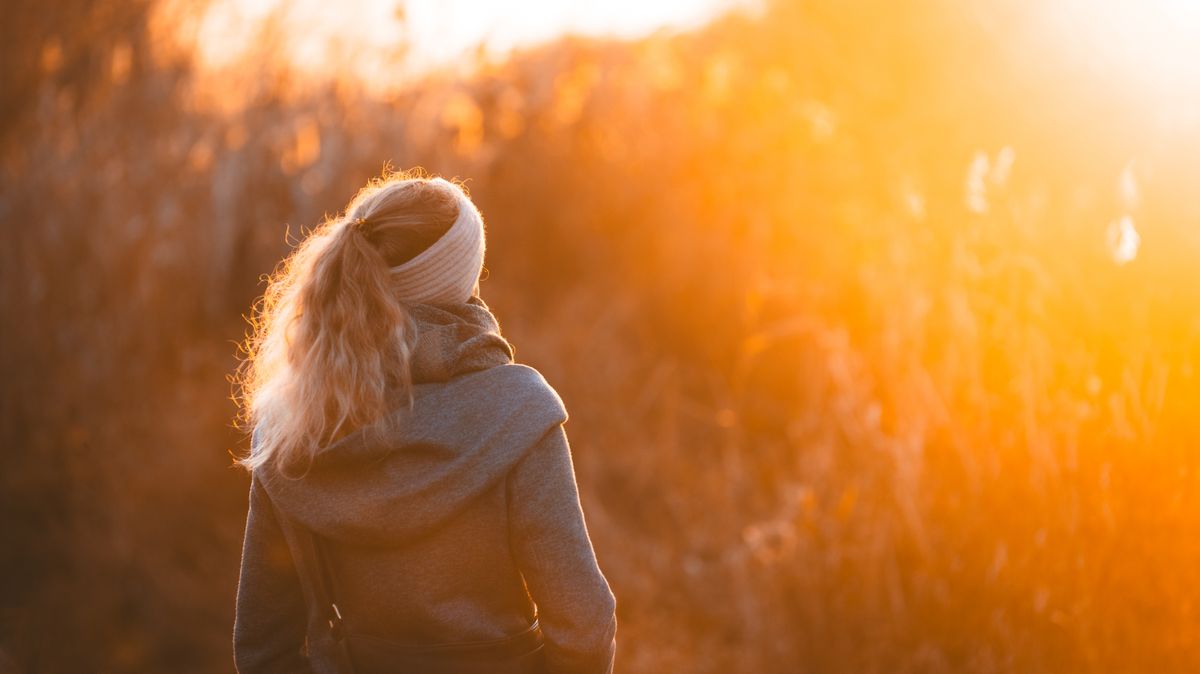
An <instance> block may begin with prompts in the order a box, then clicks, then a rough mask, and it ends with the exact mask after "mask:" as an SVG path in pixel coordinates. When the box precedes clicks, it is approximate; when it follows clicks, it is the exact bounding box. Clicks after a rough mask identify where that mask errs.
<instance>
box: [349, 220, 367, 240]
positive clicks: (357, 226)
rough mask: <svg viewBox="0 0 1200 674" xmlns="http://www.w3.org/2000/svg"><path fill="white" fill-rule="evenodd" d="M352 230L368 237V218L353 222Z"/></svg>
mask: <svg viewBox="0 0 1200 674" xmlns="http://www.w3.org/2000/svg"><path fill="white" fill-rule="evenodd" d="M350 228H351V229H353V230H354V231H356V232H358V233H359V234H362V235H363V236H366V235H367V219H366V218H357V219H355V220H354V221H353V222H351V223H350Z"/></svg>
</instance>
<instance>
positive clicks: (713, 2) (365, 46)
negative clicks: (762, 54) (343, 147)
mask: <svg viewBox="0 0 1200 674" xmlns="http://www.w3.org/2000/svg"><path fill="white" fill-rule="evenodd" d="M751 4H752V3H751V2H748V1H747V0H659V1H657V2H645V1H643V0H609V1H608V2H603V3H597V2H581V1H578V0H577V1H573V2H560V1H557V0H518V1H515V2H489V1H488V0H409V1H405V2H398V1H397V0H347V1H345V2H338V3H329V2H320V1H318V0H300V1H297V2H284V1H283V0H249V1H247V0H217V1H216V2H214V3H213V4H212V5H211V8H210V9H209V10H208V12H207V14H206V15H205V16H204V18H203V20H202V22H201V27H200V31H199V35H198V36H197V37H198V38H199V39H198V47H199V53H200V54H199V55H200V57H201V58H202V60H203V61H204V62H206V63H207V64H208V65H209V66H210V67H218V68H219V67H223V66H230V65H233V64H235V63H237V62H239V61H240V60H241V59H243V58H244V57H245V56H246V55H247V52H252V51H254V50H255V49H256V48H258V47H259V46H260V43H259V42H257V41H259V40H261V39H262V38H263V28H264V27H269V29H270V30H272V31H275V32H274V33H273V34H272V35H271V36H270V37H271V38H273V39H275V40H278V42H279V46H278V47H277V49H278V50H279V52H278V53H277V54H276V55H277V56H278V57H280V58H283V59H286V60H287V61H288V62H290V63H291V65H292V66H294V67H295V68H297V69H298V70H300V71H302V72H309V73H313V74H319V75H329V74H337V75H338V76H345V75H354V76H357V77H359V78H361V79H362V80H364V81H366V82H368V83H371V84H372V85H375V86H379V85H382V86H384V87H388V86H393V85H395V84H398V83H400V82H403V81H404V80H405V79H406V78H407V77H408V76H410V75H412V74H415V73H419V72H422V71H427V70H430V69H433V68H445V67H450V68H451V69H453V67H454V64H455V62H456V61H458V60H463V61H465V60H468V59H469V57H471V56H473V55H474V54H476V53H478V52H479V51H480V50H483V51H485V52H486V53H490V54H497V55H502V54H503V53H505V52H508V51H509V50H511V49H514V48H518V47H521V46H526V45H531V44H535V43H538V42H544V41H547V40H550V39H552V38H554V37H556V36H558V35H561V34H564V33H577V34H583V35H596V36H603V35H609V36H616V37H632V36H635V35H640V34H645V33H649V32H651V31H653V30H656V29H659V28H673V29H685V28H689V27H695V26H698V25H700V24H702V23H703V22H704V21H706V20H708V19H711V18H712V17H713V16H715V15H716V14H717V13H718V12H720V11H721V10H723V9H728V8H731V7H735V6H742V7H746V6H750V5H751ZM401 56H402V57H403V58H402V59H401V58H398V57H401ZM347 62H349V63H352V64H353V68H352V72H350V73H345V72H338V73H331V72H330V68H331V67H333V68H336V67H339V66H340V65H341V64H344V63H347ZM401 62H402V63H403V67H402V68H398V67H397V64H398V63H401Z"/></svg>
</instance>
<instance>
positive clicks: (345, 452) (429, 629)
mask: <svg viewBox="0 0 1200 674" xmlns="http://www.w3.org/2000/svg"><path fill="white" fill-rule="evenodd" d="M413 314H414V317H415V318H416V319H417V324H418V335H419V338H418V343H417V347H416V352H415V354H414V357H413V379H414V387H413V406H412V408H411V409H408V408H407V406H406V405H404V404H403V403H402V402H401V401H400V400H396V404H395V407H394V408H393V409H394V410H395V411H394V412H393V413H392V414H391V415H389V416H388V417H387V418H386V419H385V420H384V421H386V422H389V423H382V422H381V423H379V424H376V425H374V426H369V427H366V428H363V429H359V430H357V431H355V432H353V433H351V434H349V435H347V436H345V437H343V438H341V439H339V440H338V441H336V442H335V443H333V444H331V445H330V446H329V447H327V448H326V449H323V450H322V451H321V452H320V453H318V455H317V457H316V458H315V460H314V461H313V464H312V467H311V469H310V470H309V471H308V472H307V473H306V474H304V476H303V477H301V478H299V479H296V478H295V477H294V476H284V475H282V474H280V473H279V472H277V471H276V470H274V469H270V468H265V467H264V468H261V469H258V470H256V471H255V473H254V475H253V476H252V479H251V487H250V506H249V514H248V516H247V520H246V534H245V541H244V547H243V551H242V567H241V577H240V580H239V583H238V594H237V607H236V618H235V623H234V659H235V662H236V665H237V668H238V671H239V672H240V673H241V674H255V673H257V672H333V671H336V670H335V666H334V659H333V653H332V648H333V644H332V640H331V638H330V636H329V633H328V630H327V628H326V624H325V617H324V615H323V613H322V611H321V609H320V608H319V607H317V606H315V603H316V602H315V601H314V600H313V599H312V595H313V591H312V589H311V587H310V585H309V583H308V581H307V580H305V579H306V578H309V577H313V576H311V575H307V574H306V572H305V569H307V568H312V567H311V565H312V564H313V563H314V562H313V560H312V559H311V554H309V553H308V552H307V551H306V547H305V545H304V543H303V538H302V536H301V534H300V533H298V531H297V530H296V529H295V526H294V525H293V524H292V521H293V520H294V521H295V522H299V523H301V524H303V525H304V526H306V527H308V528H309V529H311V530H313V531H314V532H316V533H318V534H320V535H321V536H323V537H324V539H325V540H326V541H327V544H326V549H327V552H328V558H329V562H330V565H331V567H332V571H333V574H334V576H335V577H336V579H337V585H336V588H337V592H338V605H339V607H340V608H341V610H342V614H343V615H344V616H345V619H346V624H347V626H348V627H351V628H353V629H354V630H355V631H357V632H363V633H368V634H375V635H378V636H382V637H385V638H389V639H394V640H398V641H405V642H414V643H444V642H457V641H476V640H488V639H497V638H503V637H506V636H508V635H511V634H515V633H518V632H520V631H522V630H523V629H525V628H526V627H528V626H529V624H530V622H531V621H532V619H533V617H534V615H535V613H536V615H537V617H538V619H539V621H540V623H541V626H542V631H543V634H544V636H545V654H546V662H547V671H548V673H549V674H560V673H561V674H566V673H572V674H573V673H580V674H583V673H591V672H596V673H605V672H611V671H612V663H613V654H614V649H615V634H616V617H615V600H614V598H613V595H612V592H611V591H610V590H609V586H608V583H607V582H606V580H605V578H604V576H603V574H602V573H601V572H600V569H599V567H598V566H597V563H596V557H595V554H594V553H593V551H592V545H591V542H590V540H589V538H588V533H587V529H586V527H585V525H584V518H583V512H582V510H581V508H580V503H579V496H578V492H577V489H576V485H575V475H574V470H573V467H572V462H571V453H570V448H569V445H568V443H567V437H566V433H565V431H564V429H563V423H564V422H565V421H566V420H567V413H566V410H565V408H564V406H563V403H562V400H561V399H560V398H559V396H558V394H557V393H556V392H555V391H554V389H553V388H551V387H550V385H549V384H548V383H547V382H546V380H545V379H544V378H543V377H542V375H541V374H540V373H538V371H537V370H535V369H533V368H531V367H528V366H526V365H521V364H518V363H515V362H513V361H512V355H513V352H512V347H511V345H509V344H508V342H507V341H506V340H504V339H503V338H502V337H501V336H500V334H499V328H498V325H497V324H496V322H495V318H494V317H493V316H492V315H491V313H490V311H488V309H487V306H486V305H485V304H484V303H483V301H482V300H481V299H479V298H478V297H472V298H471V299H470V300H469V301H468V302H467V303H465V304H461V305H451V306H441V307H434V306H431V305H417V306H415V307H413ZM254 446H256V445H255V443H254V442H252V448H253V447H254ZM252 451H253V449H252ZM535 604H536V606H535Z"/></svg>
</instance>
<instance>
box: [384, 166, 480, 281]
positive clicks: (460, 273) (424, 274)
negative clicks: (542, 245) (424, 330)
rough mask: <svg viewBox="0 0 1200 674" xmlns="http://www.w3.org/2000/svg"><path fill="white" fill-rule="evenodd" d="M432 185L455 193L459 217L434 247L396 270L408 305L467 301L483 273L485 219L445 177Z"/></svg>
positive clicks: (395, 278) (394, 268)
mask: <svg viewBox="0 0 1200 674" xmlns="http://www.w3.org/2000/svg"><path fill="white" fill-rule="evenodd" d="M430 182H433V183H437V184H439V185H441V186H443V187H445V188H447V189H449V190H450V191H451V192H452V193H453V194H454V198H455V200H456V201H457V202H458V218H456V219H455V220H454V224H453V225H451V226H450V229H449V230H447V231H446V233H445V234H443V235H442V236H441V238H439V239H438V240H437V241H435V242H433V245H431V246H429V247H428V248H426V249H425V250H423V251H421V252H420V253H419V254H418V255H417V256H416V257H414V258H412V259H411V260H409V261H407V262H405V263H404V264H402V265H399V266H397V267H392V270H391V271H392V282H393V287H394V288H395V290H396V294H397V296H398V297H399V298H400V299H402V300H405V301H407V302H412V303H423V304H453V303H459V302H466V301H467V299H468V298H470V297H471V293H472V292H473V291H474V289H475V282H476V281H478V280H479V273H480V272H481V271H482V270H483V253H484V231H483V217H482V216H481V215H480V214H479V209H477V208H475V204H473V203H471V199H470V198H468V197H467V195H466V193H465V192H463V190H462V188H461V187H459V186H458V185H455V184H454V183H452V182H450V181H448V180H443V179H441V178H434V179H432V180H430Z"/></svg>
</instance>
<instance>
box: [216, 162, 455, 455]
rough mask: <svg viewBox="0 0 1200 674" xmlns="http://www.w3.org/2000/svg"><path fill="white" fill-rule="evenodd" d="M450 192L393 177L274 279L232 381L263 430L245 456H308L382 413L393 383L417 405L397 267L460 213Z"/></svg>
mask: <svg viewBox="0 0 1200 674" xmlns="http://www.w3.org/2000/svg"><path fill="white" fill-rule="evenodd" d="M454 190H460V188H459V187H458V186H455V185H451V184H450V183H447V182H445V181H442V180H440V179H429V178H425V177H414V176H412V175H411V174H406V173H391V174H385V175H384V176H382V177H380V178H378V179H376V180H373V181H372V182H371V183H370V184H368V185H367V186H366V187H364V188H363V189H362V190H360V191H359V192H358V194H357V195H356V196H355V197H354V199H353V200H351V202H350V204H349V205H348V206H347V207H346V210H345V212H344V214H342V215H341V216H339V217H334V218H332V219H327V220H326V221H325V222H324V223H322V224H321V225H320V226H318V227H317V228H316V229H315V230H313V231H312V232H311V233H310V234H309V236H307V237H306V238H305V239H304V240H303V241H302V242H301V243H300V245H299V246H298V247H297V248H296V249H295V250H294V251H293V252H292V254H291V255H289V256H288V257H287V258H286V259H285V260H284V261H283V262H282V263H281V264H280V266H279V267H278V268H277V269H276V271H275V272H274V273H273V274H272V275H271V277H270V278H269V280H268V283H267V289H266V292H265V293H264V295H263V297H262V298H261V299H260V300H259V302H258V303H257V304H256V307H255V311H254V313H253V315H252V316H251V318H250V323H251V326H252V330H251V333H250V335H249V336H248V337H247V339H246V342H245V344H244V346H243V352H244V353H245V358H244V359H243V361H242V363H241V365H240V367H239V368H238V372H237V374H236V375H235V378H234V383H235V386H236V387H237V389H238V392H237V394H236V395H235V400H236V401H237V402H238V404H239V406H240V408H241V410H240V415H239V420H240V421H241V422H242V423H243V427H245V426H249V427H251V428H253V429H254V431H255V435H256V437H257V442H256V444H255V447H253V448H252V451H251V452H250V454H249V456H246V457H244V458H242V459H240V460H239V461H238V463H240V464H241V465H242V466H244V467H246V468H248V469H251V470H253V469H256V468H258V467H260V466H264V465H266V464H268V463H272V462H274V463H275V465H277V466H279V467H280V468H286V467H288V466H292V465H303V464H304V463H306V462H307V463H310V464H311V460H312V457H313V456H314V455H315V454H316V453H317V451H318V450H319V449H320V448H321V447H324V446H326V445H327V444H328V443H330V442H333V441H334V440H336V439H338V438H339V437H342V436H344V435H345V434H347V433H350V432H352V431H353V430H355V429H356V428H359V427H362V426H365V425H367V424H370V423H372V422H374V421H376V420H378V419H379V418H381V417H382V416H383V415H384V414H385V413H386V412H387V411H388V410H387V409H386V406H387V402H388V400H389V396H388V395H387V394H388V391H389V389H391V388H395V389H396V390H397V391H399V393H400V394H401V396H402V397H406V398H408V400H409V403H410V404H411V401H412V398H411V396H412V390H411V389H412V374H411V369H410V360H411V356H412V349H413V346H414V343H415V342H414V340H415V337H416V335H415V333H414V325H413V324H412V319H411V317H410V315H409V313H408V310H407V309H406V307H405V305H404V304H403V302H402V301H401V300H400V298H398V297H397V295H396V293H395V292H394V289H393V287H392V281H391V278H390V268H391V267H394V266H396V265H399V264H402V263H404V262H406V261H408V260H410V259H412V258H413V257H415V256H416V255H417V254H419V253H421V252H422V251H423V250H425V249H427V248H428V247H429V246H430V245H432V244H433V243H434V242H435V241H437V240H438V239H439V238H440V237H441V236H442V235H443V234H445V233H446V231H447V230H449V228H450V227H451V225H452V224H453V223H454V222H455V219H456V218H457V217H458V215H459V209H460V201H459V197H460V195H459V194H456V193H455V192H454ZM477 289H478V286H476V290H477ZM267 421H269V423H265V422H267Z"/></svg>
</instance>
